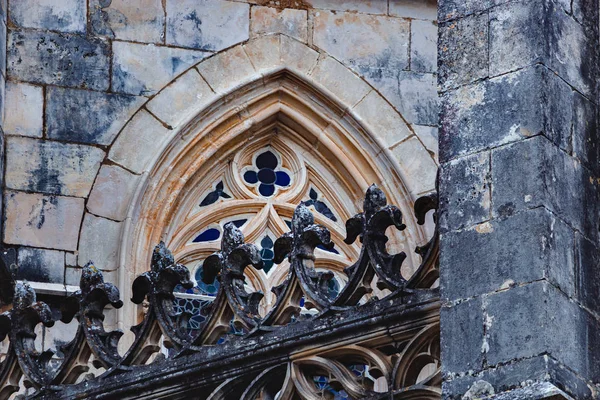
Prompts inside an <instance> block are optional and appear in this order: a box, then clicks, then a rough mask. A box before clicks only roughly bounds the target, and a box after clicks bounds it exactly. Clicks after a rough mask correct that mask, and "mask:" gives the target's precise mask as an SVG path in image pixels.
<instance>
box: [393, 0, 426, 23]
mask: <svg viewBox="0 0 600 400" xmlns="http://www.w3.org/2000/svg"><path fill="white" fill-rule="evenodd" d="M437 10H438V6H437V1H436V0H390V15H393V16H396V17H404V18H415V19H427V20H430V21H436V20H437ZM413 22H414V21H413Z"/></svg>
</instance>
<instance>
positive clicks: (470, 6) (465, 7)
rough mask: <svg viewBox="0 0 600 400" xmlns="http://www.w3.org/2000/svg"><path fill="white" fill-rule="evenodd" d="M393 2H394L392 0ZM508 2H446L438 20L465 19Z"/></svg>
mask: <svg viewBox="0 0 600 400" xmlns="http://www.w3.org/2000/svg"><path fill="white" fill-rule="evenodd" d="M392 1H393V0H392ZM506 1H507V0H444V1H441V2H440V5H439V10H438V20H439V21H440V22H442V21H446V20H450V19H455V18H458V17H464V16H467V15H469V14H474V13H477V12H481V11H485V10H489V9H490V8H492V7H494V6H495V5H498V4H501V3H504V2H506Z"/></svg>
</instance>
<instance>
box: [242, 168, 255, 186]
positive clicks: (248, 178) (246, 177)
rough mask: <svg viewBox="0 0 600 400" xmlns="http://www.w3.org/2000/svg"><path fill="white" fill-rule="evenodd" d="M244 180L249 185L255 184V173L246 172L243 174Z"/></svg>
mask: <svg viewBox="0 0 600 400" xmlns="http://www.w3.org/2000/svg"><path fill="white" fill-rule="evenodd" d="M244 180H245V181H246V182H248V183H249V184H255V183H256V182H258V175H257V174H256V171H246V172H245V173H244Z"/></svg>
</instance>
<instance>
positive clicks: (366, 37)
mask: <svg viewBox="0 0 600 400" xmlns="http://www.w3.org/2000/svg"><path fill="white" fill-rule="evenodd" d="M313 29H314V31H313V40H314V43H315V45H316V46H318V47H320V48H322V49H323V50H325V51H327V52H328V53H329V54H331V55H332V56H333V57H335V58H336V59H338V60H340V61H342V62H343V63H345V64H347V65H351V66H352V67H353V68H355V69H356V70H357V71H360V72H361V73H362V70H363V69H368V68H374V67H382V66H385V67H387V68H390V69H396V70H402V69H408V58H409V57H408V48H409V36H410V24H409V22H408V20H405V19H402V18H393V17H384V16H375V15H367V14H355V13H342V14H340V13H338V14H335V13H333V12H329V11H319V12H317V13H315V15H314V28H313ZM340 38H344V40H340ZM349 43H352V45H348V44H349Z"/></svg>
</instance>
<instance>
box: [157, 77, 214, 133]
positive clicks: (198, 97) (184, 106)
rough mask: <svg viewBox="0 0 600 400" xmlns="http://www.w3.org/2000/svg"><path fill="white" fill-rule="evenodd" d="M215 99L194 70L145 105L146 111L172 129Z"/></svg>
mask: <svg viewBox="0 0 600 400" xmlns="http://www.w3.org/2000/svg"><path fill="white" fill-rule="evenodd" d="M214 97H215V94H214V92H213V91H212V90H211V88H210V87H209V86H208V85H207V84H206V82H205V81H204V79H202V77H201V76H200V74H199V73H198V71H197V70H196V69H194V68H192V69H191V70H189V71H188V72H186V73H185V74H183V75H182V76H180V77H179V78H177V80H176V81H175V82H173V83H171V84H170V85H169V86H168V87H166V88H165V89H164V90H163V91H162V92H160V93H159V94H158V95H157V96H156V97H154V98H153V99H152V100H151V101H150V102H149V103H148V105H147V107H148V110H149V111H150V112H151V113H153V114H154V115H156V116H157V117H158V118H160V119H161V120H163V121H164V122H166V123H167V124H169V125H170V126H172V127H176V126H179V125H180V124H181V123H183V122H185V121H187V119H188V118H189V117H191V116H192V115H194V114H196V113H198V111H199V110H201V109H202V108H203V107H205V106H207V105H209V104H210V103H211V102H212V101H213V99H214Z"/></svg>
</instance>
